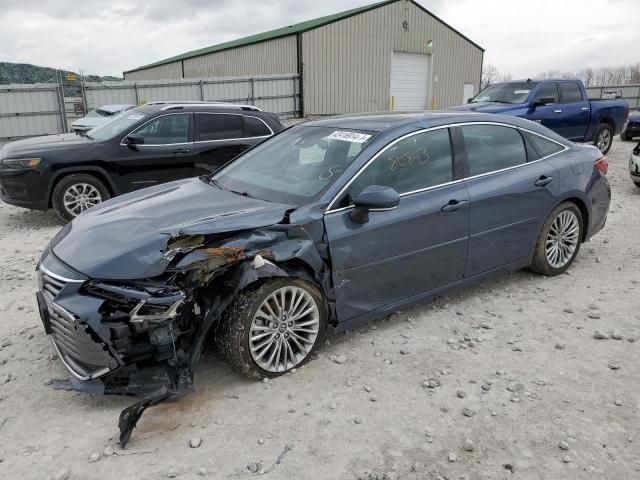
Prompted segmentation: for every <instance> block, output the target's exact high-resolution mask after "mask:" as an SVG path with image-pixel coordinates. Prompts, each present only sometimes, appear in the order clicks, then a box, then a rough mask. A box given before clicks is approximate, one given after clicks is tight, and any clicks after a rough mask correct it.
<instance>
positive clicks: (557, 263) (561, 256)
mask: <svg viewBox="0 0 640 480" xmlns="http://www.w3.org/2000/svg"><path fill="white" fill-rule="evenodd" d="M579 235H580V222H579V220H578V217H577V215H576V214H575V213H574V212H572V211H571V210H564V211H562V212H560V214H559V215H558V216H557V217H556V218H555V220H554V221H553V223H552V224H551V228H549V232H548V233H547V239H546V242H545V253H546V257H547V261H548V262H549V265H551V266H552V267H553V268H562V267H564V266H565V265H567V263H569V262H570V261H571V258H572V257H573V254H574V252H575V251H576V248H577V246H578V242H579V240H580V239H579Z"/></svg>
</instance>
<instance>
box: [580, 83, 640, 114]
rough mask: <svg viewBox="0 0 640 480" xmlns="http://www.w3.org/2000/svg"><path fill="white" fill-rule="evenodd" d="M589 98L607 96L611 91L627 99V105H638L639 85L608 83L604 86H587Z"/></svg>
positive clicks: (639, 101) (633, 106)
mask: <svg viewBox="0 0 640 480" xmlns="http://www.w3.org/2000/svg"><path fill="white" fill-rule="evenodd" d="M586 90H587V96H588V97H589V98H602V97H608V96H609V95H610V94H611V93H614V94H616V95H617V94H619V95H621V96H622V98H625V99H627V100H628V101H629V107H631V108H637V107H640V85H610V86H604V87H587V89H586Z"/></svg>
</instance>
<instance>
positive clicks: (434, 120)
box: [302, 111, 549, 132]
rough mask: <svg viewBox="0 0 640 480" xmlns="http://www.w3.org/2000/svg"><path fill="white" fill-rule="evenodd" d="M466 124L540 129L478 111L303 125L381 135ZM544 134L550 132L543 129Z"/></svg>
mask: <svg viewBox="0 0 640 480" xmlns="http://www.w3.org/2000/svg"><path fill="white" fill-rule="evenodd" d="M465 122H491V123H506V124H508V125H513V126H516V127H522V128H528V129H530V130H534V131H539V130H540V128H543V127H540V126H539V125H538V124H536V123H535V122H531V121H529V120H524V119H521V118H518V117H512V116H509V115H500V114H495V113H478V112H449V111H428V112H404V113H389V112H379V113H367V114H357V115H342V116H338V117H331V118H326V119H321V120H315V121H310V122H306V123H304V124H302V125H305V126H313V127H330V128H348V129H353V130H368V131H373V132H382V131H388V130H393V129H400V128H405V127H415V128H416V129H424V128H431V127H437V126H441V125H448V124H455V123H465ZM544 130H545V131H546V132H548V131H549V130H547V129H544Z"/></svg>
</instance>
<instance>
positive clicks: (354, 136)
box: [327, 130, 371, 143]
mask: <svg viewBox="0 0 640 480" xmlns="http://www.w3.org/2000/svg"><path fill="white" fill-rule="evenodd" d="M370 138H371V135H367V134H366V133H358V132H345V131H343V130H336V131H335V132H333V133H332V134H331V135H329V136H328V137H327V139H329V140H342V141H343V142H351V143H364V142H366V141H367V140H369V139H370Z"/></svg>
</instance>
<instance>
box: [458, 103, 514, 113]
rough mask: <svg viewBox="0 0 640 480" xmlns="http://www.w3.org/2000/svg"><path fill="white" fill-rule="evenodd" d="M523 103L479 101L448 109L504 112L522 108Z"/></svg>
mask: <svg viewBox="0 0 640 480" xmlns="http://www.w3.org/2000/svg"><path fill="white" fill-rule="evenodd" d="M523 106H524V105H523V104H509V103H498V102H477V103H467V104H466V105H460V106H458V107H451V108H448V109H447V110H449V111H453V112H478V113H504V112H508V111H510V110H516V109H519V108H522V107H523Z"/></svg>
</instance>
